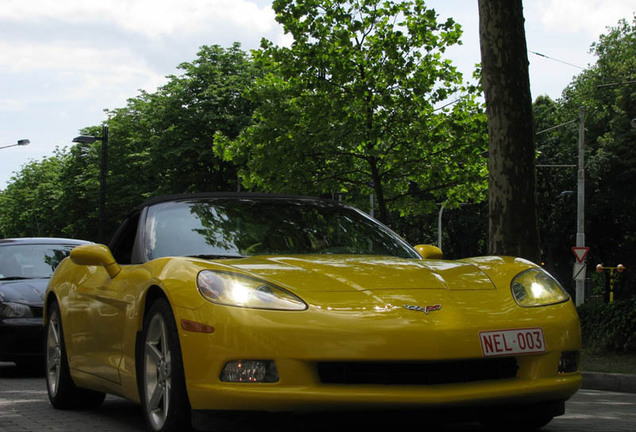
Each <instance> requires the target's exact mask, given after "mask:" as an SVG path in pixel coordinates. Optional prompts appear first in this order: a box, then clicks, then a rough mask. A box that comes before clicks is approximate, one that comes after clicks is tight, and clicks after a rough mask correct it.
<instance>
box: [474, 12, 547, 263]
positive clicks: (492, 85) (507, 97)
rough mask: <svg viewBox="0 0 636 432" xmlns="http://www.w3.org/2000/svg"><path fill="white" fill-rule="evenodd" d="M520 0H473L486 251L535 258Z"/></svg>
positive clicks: (532, 168)
mask: <svg viewBox="0 0 636 432" xmlns="http://www.w3.org/2000/svg"><path fill="white" fill-rule="evenodd" d="M523 23H524V19H523V6H522V3H521V0H479V36H480V43H481V63H482V86H483V88H484V94H485V97H486V114H487V115H488V137H489V171H490V177H489V180H488V183H489V184H488V199H489V226H490V228H489V230H490V233H489V244H488V249H489V253H491V254H496V255H513V256H520V257H523V258H527V259H529V260H531V261H534V262H539V260H540V256H541V253H540V249H539V232H538V227H537V213H536V200H535V166H534V151H535V150H534V132H533V123H532V99H531V96H530V81H529V78H528V54H527V48H526V37H525V32H524V28H523Z"/></svg>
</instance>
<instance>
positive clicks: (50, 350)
mask: <svg viewBox="0 0 636 432" xmlns="http://www.w3.org/2000/svg"><path fill="white" fill-rule="evenodd" d="M44 332H45V333H44V334H45V335H46V336H45V341H44V355H45V361H46V388H47V391H48V394H49V400H50V401H51V405H53V407H54V408H57V409H72V408H93V407H97V406H99V405H101V403H102V402H103V401H104V398H105V397H106V394H105V393H101V392H96V391H93V390H87V389H83V388H80V387H77V386H76V385H75V383H74V382H73V379H72V378H71V373H70V370H69V367H68V358H67V356H66V346H65V344H64V333H63V331H62V319H61V314H60V307H59V305H58V304H57V302H53V303H51V305H50V306H49V313H48V319H47V320H46V327H45V329H44Z"/></svg>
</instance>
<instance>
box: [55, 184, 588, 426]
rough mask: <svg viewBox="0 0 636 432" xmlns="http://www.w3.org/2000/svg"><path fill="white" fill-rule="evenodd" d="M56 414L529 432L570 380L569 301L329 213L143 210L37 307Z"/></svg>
mask: <svg viewBox="0 0 636 432" xmlns="http://www.w3.org/2000/svg"><path fill="white" fill-rule="evenodd" d="M44 323H45V326H46V330H45V333H46V341H45V350H46V383H47V389H48V395H49V399H50V402H51V404H52V405H53V407H55V408H59V409H65V408H75V407H87V406H97V405H99V404H100V403H101V402H102V401H103V400H104V397H105V394H106V393H108V394H114V395H118V396H121V397H124V398H127V399H130V400H132V401H135V402H138V403H140V404H141V406H142V410H143V413H144V417H145V421H146V424H147V427H148V429H149V430H151V431H156V432H158V431H182V430H185V429H187V428H189V427H191V425H192V423H191V421H192V419H195V418H201V417H197V416H204V417H203V418H207V417H205V416H208V417H209V416H210V415H213V414H214V413H217V414H218V413H224V415H225V414H227V413H241V412H254V411H257V412H328V411H336V410H346V411H349V410H350V411H365V410H366V411H373V412H378V411H380V410H387V411H388V410H396V409H399V410H410V411H415V412H418V411H424V410H447V409H451V410H458V411H460V410H466V411H467V412H472V413H474V415H475V416H476V420H477V421H481V422H484V423H486V424H494V425H508V426H512V427H523V428H540V427H542V426H543V425H545V424H547V423H548V422H549V421H550V420H551V419H552V418H553V417H554V416H558V415H561V414H563V412H564V402H565V400H567V399H568V398H569V397H570V396H572V395H573V394H574V393H575V392H576V391H577V389H578V388H579V386H580V384H581V373H580V371H579V353H580V349H581V341H580V326H579V321H578V316H577V313H576V309H575V308H574V305H573V303H572V300H571V299H570V297H569V296H568V294H567V292H566V291H565V290H564V289H563V288H562V287H561V286H560V285H559V283H558V282H557V281H556V280H555V279H554V278H552V277H551V276H550V275H549V274H548V273H546V272H545V271H544V270H543V269H542V268H540V267H539V266H537V265H535V264H533V263H531V262H529V261H527V260H524V259H520V258H514V257H506V256H486V257H475V258H466V259H460V260H453V261H452V260H445V259H444V257H443V254H442V251H441V250H439V249H438V248H436V247H434V246H427V245H418V246H415V247H411V246H410V245H409V244H407V243H406V242H405V241H404V240H402V239H401V238H400V237H399V236H398V235H396V234H395V233H394V232H392V231H391V230H390V229H388V228H387V227H385V226H384V225H382V224H380V223H378V222H377V221H375V220H374V219H372V218H371V217H369V216H367V215H366V214H364V213H362V212H360V211H358V210H356V209H354V208H352V207H349V206H347V205H344V204H341V203H337V202H334V201H330V200H321V199H313V198H305V197H290V196H280V195H264V194H240V193H234V194H232V193H217V194H192V195H172V196H164V197H157V198H154V199H151V200H149V201H147V202H146V203H144V204H142V205H140V206H139V207H137V208H136V209H134V210H133V211H132V212H131V213H130V215H129V216H128V217H127V219H125V221H124V222H123V223H122V225H121V226H120V228H119V229H118V231H117V232H116V233H115V235H114V236H113V238H112V240H111V242H110V244H109V246H105V245H101V244H89V245H82V246H79V247H76V248H74V249H73V250H72V252H71V254H70V257H69V258H67V259H65V260H64V261H63V262H62V263H61V264H60V265H59V266H58V268H57V269H56V271H55V273H54V275H53V277H52V279H51V282H50V284H49V287H48V290H47V292H46V297H45V313H44Z"/></svg>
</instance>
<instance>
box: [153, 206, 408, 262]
mask: <svg viewBox="0 0 636 432" xmlns="http://www.w3.org/2000/svg"><path fill="white" fill-rule="evenodd" d="M145 239H146V242H145V254H146V257H147V258H148V259H154V258H159V257H164V256H201V257H209V258H223V257H244V256H251V255H290V254H292V255H296V254H355V255H389V256H396V257H403V258H419V255H417V252H415V251H414V250H413V249H412V248H411V247H410V246H409V245H408V244H407V243H406V242H404V241H403V240H402V239H401V238H400V237H398V236H397V235H396V234H395V233H393V232H392V231H390V230H389V229H387V228H386V227H384V226H383V225H381V224H379V223H377V222H376V221H375V220H373V219H371V218H369V217H367V216H366V215H365V214H363V213H362V212H359V211H357V210H355V209H353V208H350V207H346V206H342V205H338V204H336V203H332V202H329V201H319V200H303V199H296V200H291V199H290V200H287V199H285V200H283V199H270V200H265V199H249V198H245V199H209V200H204V201H177V202H167V203H161V204H156V205H153V206H151V207H150V208H149V210H148V216H147V224H146V235H145Z"/></svg>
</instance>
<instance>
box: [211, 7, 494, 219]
mask: <svg viewBox="0 0 636 432" xmlns="http://www.w3.org/2000/svg"><path fill="white" fill-rule="evenodd" d="M273 8H274V10H275V12H276V14H277V15H276V17H277V21H278V22H280V23H281V24H282V25H283V27H284V29H285V31H286V32H287V33H289V34H291V35H292V37H293V39H294V42H293V43H292V45H291V47H289V48H287V47H278V46H274V45H273V44H272V43H271V42H269V41H263V44H262V49H261V51H260V52H259V53H258V56H257V60H258V61H259V62H261V63H263V64H265V65H266V67H267V69H268V70H270V71H271V72H270V73H269V74H268V75H267V76H265V77H264V78H263V79H261V80H259V81H258V86H257V87H255V89H254V91H253V92H252V93H250V95H251V98H252V99H253V100H254V101H255V102H257V104H258V109H257V110H256V113H255V116H254V118H253V124H251V125H250V126H249V127H248V128H247V129H246V130H245V131H244V132H243V133H242V134H241V135H240V136H239V138H238V139H236V140H231V139H224V137H221V136H217V139H216V141H215V142H216V145H217V150H218V151H219V154H223V155H224V157H225V158H226V159H227V160H232V161H234V162H235V163H236V164H237V165H239V166H242V167H243V168H242V169H241V175H242V178H243V181H244V184H245V185H246V186H247V187H248V188H258V189H261V190H267V191H276V192H292V193H306V194H335V193H346V194H348V200H350V201H354V202H356V200H357V202H356V203H357V204H358V205H364V206H365V208H366V205H365V204H366V203H368V202H369V198H368V196H369V195H370V194H372V195H373V197H374V198H375V202H376V203H377V204H376V206H377V213H376V214H377V216H378V217H379V219H381V220H383V221H385V222H387V221H388V218H389V212H390V211H395V212H399V213H400V214H402V215H405V214H414V213H418V212H419V213H421V212H423V211H425V210H426V211H430V210H431V209H433V208H434V206H435V203H436V202H439V201H440V200H441V201H448V202H449V203H451V204H452V203H455V204H457V203H459V202H462V201H466V200H471V199H477V200H479V199H480V193H482V192H483V190H484V183H483V181H482V180H483V178H484V175H485V166H484V164H483V163H481V159H480V156H479V155H480V153H482V152H483V149H484V138H485V134H484V131H485V129H484V123H483V121H482V120H484V116H483V113H482V111H481V107H480V105H479V104H478V103H477V102H476V101H475V96H476V94H477V89H476V88H475V87H474V86H473V87H467V88H461V85H460V84H461V75H460V74H459V72H457V70H456V69H455V67H454V66H453V65H452V64H451V62H450V61H449V60H445V59H443V57H442V54H443V53H444V51H445V49H446V48H447V47H448V46H449V45H452V44H455V43H457V42H458V40H459V37H460V35H461V30H460V28H459V26H458V25H457V24H456V23H454V22H453V21H452V20H450V19H449V20H447V21H446V22H444V23H441V24H440V23H438V22H437V20H436V14H435V11H434V10H431V9H427V8H426V7H425V6H424V2H423V1H421V0H414V1H405V2H392V1H381V0H355V1H351V2H341V1H331V0H323V1H315V0H298V1H294V0H276V1H274V2H273ZM462 91H463V92H464V93H461V92H462ZM451 97H452V98H454V100H450V98H451ZM449 100H450V101H449ZM444 104H446V106H445V107H444V108H440V107H438V105H444Z"/></svg>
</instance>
